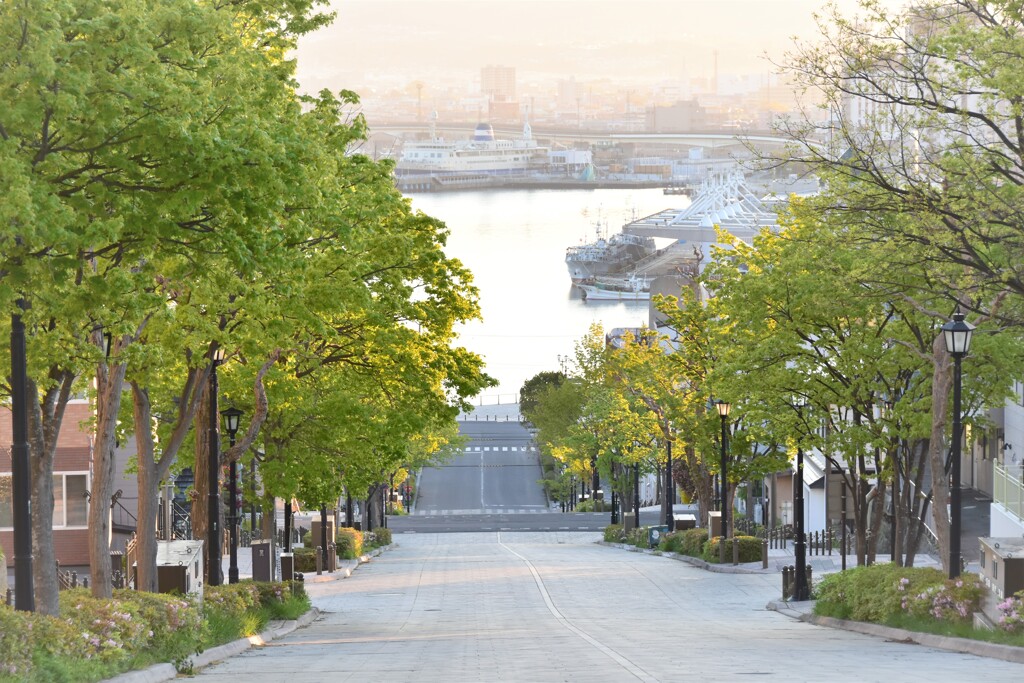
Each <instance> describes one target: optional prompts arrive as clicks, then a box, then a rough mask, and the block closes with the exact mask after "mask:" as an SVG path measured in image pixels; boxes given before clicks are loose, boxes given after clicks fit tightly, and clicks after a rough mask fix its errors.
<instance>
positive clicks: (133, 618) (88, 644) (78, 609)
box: [60, 588, 151, 659]
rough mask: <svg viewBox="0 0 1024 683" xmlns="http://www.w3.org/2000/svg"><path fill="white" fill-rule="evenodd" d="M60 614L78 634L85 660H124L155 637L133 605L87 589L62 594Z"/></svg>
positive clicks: (67, 591) (80, 650)
mask: <svg viewBox="0 0 1024 683" xmlns="http://www.w3.org/2000/svg"><path fill="white" fill-rule="evenodd" d="M60 614H61V618H62V619H64V620H65V621H66V622H67V623H68V624H70V625H72V626H73V627H74V628H75V630H76V631H77V639H78V640H79V641H80V645H81V646H82V647H81V648H80V649H79V652H80V653H81V656H82V657H84V658H85V659H92V658H93V657H99V658H101V659H120V658H123V657H126V656H128V653H130V652H134V651H137V650H142V649H143V648H145V646H146V643H147V641H148V639H149V638H150V637H151V636H150V628H149V625H148V624H147V623H146V622H145V621H144V620H143V619H140V618H139V617H138V615H137V613H136V610H135V608H134V606H133V605H131V604H130V603H126V602H119V601H118V602H115V601H110V600H101V599H98V598H94V597H92V595H91V594H90V593H89V592H88V590H86V589H84V588H76V589H73V590H66V591H61V594H60Z"/></svg>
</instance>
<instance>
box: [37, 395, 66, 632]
mask: <svg viewBox="0 0 1024 683" xmlns="http://www.w3.org/2000/svg"><path fill="white" fill-rule="evenodd" d="M71 381H73V377H71V376H70V375H65V376H64V378H63V379H62V385H61V386H62V388H61V390H60V391H58V390H57V389H56V388H54V389H50V390H48V391H47V393H46V395H45V397H44V405H43V406H40V404H39V400H38V398H39V388H38V387H37V386H36V383H35V382H33V381H32V380H31V379H30V380H28V381H27V382H26V395H27V399H26V400H27V403H28V411H29V412H28V419H29V431H28V439H29V452H30V453H31V454H32V457H31V471H32V555H33V561H32V583H33V585H34V591H33V592H34V597H35V606H36V611H37V612H39V613H40V614H49V615H51V616H57V614H58V613H59V612H60V605H59V597H60V585H59V583H58V581H57V572H56V565H57V555H56V552H55V549H54V546H53V464H54V459H55V457H56V454H57V434H58V433H59V432H60V427H61V424H62V422H63V418H64V407H65V406H66V405H67V396H66V395H65V392H67V395H68V396H69V395H70V391H69V389H67V387H69V386H70V383H71Z"/></svg>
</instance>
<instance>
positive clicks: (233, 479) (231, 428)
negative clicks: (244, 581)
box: [220, 406, 242, 583]
mask: <svg viewBox="0 0 1024 683" xmlns="http://www.w3.org/2000/svg"><path fill="white" fill-rule="evenodd" d="M220 414H221V415H223V416H224V429H225V430H227V433H228V440H229V442H230V444H231V446H234V445H235V435H236V434H237V433H238V421H239V418H241V417H242V411H241V410H239V409H238V408H235V407H234V406H232V407H231V408H225V409H224V410H222V411H220ZM228 510H229V512H228V515H227V520H228V533H229V534H230V535H231V550H230V552H231V560H230V562H229V564H228V583H238V463H235V462H231V463H228Z"/></svg>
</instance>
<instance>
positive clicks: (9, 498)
mask: <svg viewBox="0 0 1024 683" xmlns="http://www.w3.org/2000/svg"><path fill="white" fill-rule="evenodd" d="M11 483H12V482H11V475H10V474H0V529H10V528H13V527H14V498H13V494H12V486H11ZM88 490H89V475H88V474H87V473H85V472H73V473H72V472H59V473H56V474H54V475H53V528H55V529H62V528H68V527H81V528H84V527H86V526H88V525H89V501H88V500H87V499H86V497H85V494H86V491H88Z"/></svg>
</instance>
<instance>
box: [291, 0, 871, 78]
mask: <svg viewBox="0 0 1024 683" xmlns="http://www.w3.org/2000/svg"><path fill="white" fill-rule="evenodd" d="M856 4H857V3H856V0H839V1H838V2H837V5H838V6H839V7H840V8H841V9H842V10H843V12H844V13H847V14H848V13H850V12H851V11H852V10H853V9H854V8H855V7H856ZM332 6H333V8H334V10H335V11H336V12H337V19H336V20H335V22H334V24H333V25H332V26H331V27H329V28H327V29H324V30H321V31H319V32H317V33H316V34H314V35H311V36H307V37H306V38H305V39H303V41H302V43H301V44H300V49H299V77H300V80H301V81H302V83H303V84H304V86H305V87H306V88H309V89H313V88H320V87H330V88H332V89H338V88H343V87H347V88H352V89H355V90H357V91H358V89H359V87H360V86H362V85H363V84H366V83H373V82H375V81H379V80H380V79H381V78H382V77H392V76H396V77H399V78H402V79H408V80H409V81H410V82H411V81H414V80H422V81H424V82H426V83H428V84H431V83H433V82H435V81H437V80H438V79H439V78H441V77H443V76H449V77H456V76H460V75H470V77H472V75H473V74H476V75H478V74H479V72H480V68H481V67H482V66H485V65H487V64H500V65H504V66H514V67H516V70H517V77H518V79H519V81H520V82H529V81H530V80H538V79H542V78H543V79H551V78H569V77H573V76H574V77H576V78H577V79H578V80H591V79H594V78H607V79H610V80H612V81H616V80H623V81H625V80H630V81H633V82H658V81H665V80H673V79H679V78H682V77H689V78H708V77H710V76H711V75H712V73H713V68H714V67H713V64H714V56H713V55H714V53H715V51H717V53H718V69H719V73H720V74H730V73H737V72H744V73H768V72H769V71H771V67H770V65H769V64H768V63H767V62H766V61H765V60H764V59H763V58H762V56H763V55H764V54H765V53H766V52H767V53H769V54H770V55H772V56H773V57H775V58H781V57H782V55H783V53H784V52H785V51H786V50H787V49H788V48H789V46H791V45H792V37H793V36H800V37H801V38H803V39H811V38H813V37H814V36H816V35H817V29H816V27H815V24H814V21H813V19H812V14H813V13H814V12H815V11H821V10H822V2H820V1H817V0H619V1H616V2H613V1H609V0H333V1H332ZM463 77H464V76H463ZM389 80H390V78H389Z"/></svg>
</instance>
